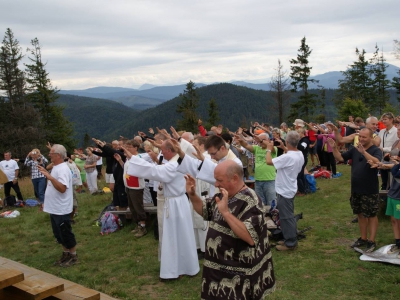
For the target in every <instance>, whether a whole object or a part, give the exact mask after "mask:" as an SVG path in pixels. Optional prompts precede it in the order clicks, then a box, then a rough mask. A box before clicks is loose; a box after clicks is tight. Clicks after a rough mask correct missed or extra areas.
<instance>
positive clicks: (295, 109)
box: [289, 37, 318, 120]
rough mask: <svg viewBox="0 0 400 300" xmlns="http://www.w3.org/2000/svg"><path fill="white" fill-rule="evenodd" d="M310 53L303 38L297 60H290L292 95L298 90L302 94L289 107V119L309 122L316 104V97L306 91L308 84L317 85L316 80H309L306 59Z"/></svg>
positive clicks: (309, 69) (308, 67)
mask: <svg viewBox="0 0 400 300" xmlns="http://www.w3.org/2000/svg"><path fill="white" fill-rule="evenodd" d="M311 52H312V50H311V49H310V47H309V46H308V45H307V44H306V38H305V37H304V38H302V40H301V45H300V48H299V49H298V54H297V58H296V59H291V60H290V64H291V66H290V70H291V73H290V78H291V79H292V82H291V83H290V84H291V85H292V89H291V91H292V92H293V93H295V92H297V91H298V90H300V91H301V92H302V94H301V95H300V96H299V100H298V101H297V102H295V103H293V104H292V105H291V108H290V110H291V111H290V115H289V118H290V119H295V118H297V117H301V118H303V119H305V120H311V119H312V117H313V115H314V111H315V108H316V107H317V104H318V95H317V94H313V93H310V92H309V91H308V85H309V83H314V82H316V83H318V80H315V79H310V74H311V69H312V67H310V66H309V61H308V59H309V57H310V55H311Z"/></svg>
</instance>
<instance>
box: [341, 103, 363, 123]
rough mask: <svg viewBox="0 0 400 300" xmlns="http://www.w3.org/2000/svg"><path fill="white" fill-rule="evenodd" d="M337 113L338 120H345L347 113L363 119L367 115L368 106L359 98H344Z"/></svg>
mask: <svg viewBox="0 0 400 300" xmlns="http://www.w3.org/2000/svg"><path fill="white" fill-rule="evenodd" d="M338 113H339V119H340V120H347V118H348V116H349V115H352V116H354V117H355V118H357V117H361V118H363V119H365V117H366V116H367V115H368V108H367V106H366V105H365V104H364V102H363V101H362V100H361V99H350V98H346V99H344V100H343V102H342V105H341V106H340V109H339V112H338Z"/></svg>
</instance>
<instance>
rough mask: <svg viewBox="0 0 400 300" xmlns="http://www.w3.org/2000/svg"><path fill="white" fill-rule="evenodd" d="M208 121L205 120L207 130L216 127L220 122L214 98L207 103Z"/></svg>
mask: <svg viewBox="0 0 400 300" xmlns="http://www.w3.org/2000/svg"><path fill="white" fill-rule="evenodd" d="M207 111H208V120H207V125H206V126H207V128H211V127H212V126H216V125H217V124H218V122H219V120H220V118H219V112H218V105H217V101H216V100H215V99H214V98H211V100H210V101H209V102H208V108H207Z"/></svg>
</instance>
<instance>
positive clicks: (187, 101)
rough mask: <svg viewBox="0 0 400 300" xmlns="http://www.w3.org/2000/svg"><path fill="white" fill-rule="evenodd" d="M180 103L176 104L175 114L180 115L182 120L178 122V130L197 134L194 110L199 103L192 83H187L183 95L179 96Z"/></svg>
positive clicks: (196, 118)
mask: <svg viewBox="0 0 400 300" xmlns="http://www.w3.org/2000/svg"><path fill="white" fill-rule="evenodd" d="M179 98H180V99H181V103H180V104H178V106H177V109H176V112H177V113H181V114H182V120H178V126H177V128H178V130H185V131H190V132H197V131H198V128H197V121H198V119H199V118H198V116H197V112H196V109H197V107H198V103H199V96H198V94H197V91H196V86H195V84H194V82H192V81H189V82H188V83H187V84H186V89H185V90H184V92H183V94H179Z"/></svg>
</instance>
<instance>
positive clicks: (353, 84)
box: [335, 48, 373, 108]
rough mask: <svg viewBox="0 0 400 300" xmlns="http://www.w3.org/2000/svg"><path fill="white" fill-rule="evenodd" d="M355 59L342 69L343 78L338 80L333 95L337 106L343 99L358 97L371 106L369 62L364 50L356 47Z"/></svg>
mask: <svg viewBox="0 0 400 300" xmlns="http://www.w3.org/2000/svg"><path fill="white" fill-rule="evenodd" d="M355 54H356V56H357V60H356V61H354V62H353V64H351V65H349V66H348V68H347V70H346V71H342V74H343V77H344V79H342V80H339V89H338V91H337V92H336V95H335V104H336V106H337V107H338V108H340V106H341V105H342V102H343V100H344V99H354V100H356V99H358V100H361V101H362V102H364V104H365V105H366V106H367V107H371V105H372V102H373V99H372V97H371V96H372V95H371V77H370V74H371V72H370V64H369V62H368V59H367V58H366V57H365V54H366V52H365V50H364V49H362V50H361V51H360V50H359V49H358V48H356V50H355Z"/></svg>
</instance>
